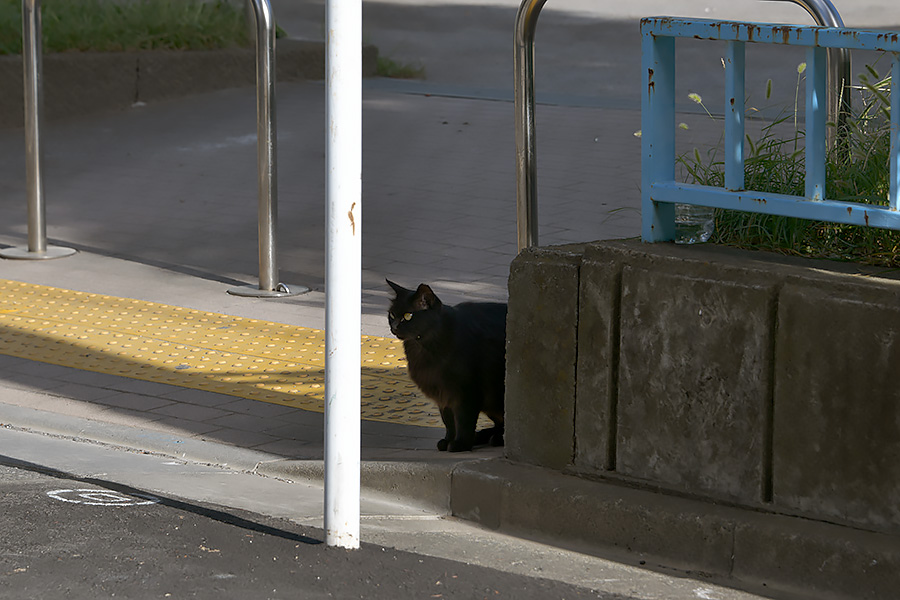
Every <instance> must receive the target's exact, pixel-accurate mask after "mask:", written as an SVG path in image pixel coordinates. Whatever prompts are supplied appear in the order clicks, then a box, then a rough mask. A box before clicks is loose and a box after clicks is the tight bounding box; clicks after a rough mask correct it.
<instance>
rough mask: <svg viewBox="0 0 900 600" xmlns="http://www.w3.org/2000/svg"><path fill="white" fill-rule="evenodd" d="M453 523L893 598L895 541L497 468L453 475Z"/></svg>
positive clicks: (743, 581) (774, 583) (772, 587)
mask: <svg viewBox="0 0 900 600" xmlns="http://www.w3.org/2000/svg"><path fill="white" fill-rule="evenodd" d="M450 496H451V505H452V506H451V508H452V514H453V515H454V516H456V517H460V518H463V519H468V520H471V521H475V522H477V523H480V524H482V525H484V526H486V527H489V528H491V529H495V530H499V531H501V532H504V533H509V534H512V535H519V536H523V537H531V538H538V539H541V540H543V541H547V540H549V541H550V543H554V544H555V545H560V546H563V547H569V548H571V549H575V550H580V551H587V552H588V553H590V554H595V555H598V556H607V557H610V558H613V559H614V560H621V561H624V562H631V563H637V564H639V565H640V566H643V567H647V568H651V569H656V570H661V571H665V572H672V571H673V570H675V571H681V572H684V573H688V574H689V575H690V576H692V577H708V578H710V579H712V580H715V581H717V582H718V583H721V584H723V585H728V586H732V587H738V588H741V589H745V590H750V591H756V592H758V593H762V594H765V595H769V594H772V593H775V594H787V595H789V596H790V597H796V598H809V599H812V598H816V599H821V598H853V599H855V600H860V599H863V598H867V599H881V598H893V597H895V595H896V591H897V573H900V548H898V547H897V543H896V538H894V537H892V536H889V535H884V534H879V533H875V532H871V531H863V530H859V529H854V530H850V529H849V528H848V527H844V526H840V525H835V524H832V523H827V522H822V521H813V520H810V519H805V518H801V517H793V516H789V515H784V514H775V513H767V512H763V511H749V510H746V509H739V508H737V507H732V506H728V505H724V504H714V503H710V502H704V501H701V500H697V499H693V498H688V497H682V496H675V495H672V494H666V493H663V492H659V491H651V490H645V489H638V488H634V487H628V486H625V485H620V484H618V483H615V482H609V481H595V480H588V479H585V478H582V477H576V476H571V475H564V474H561V473H559V472H557V471H553V470H550V469H543V468H540V467H533V466H527V465H521V464H516V463H512V462H510V461H508V460H506V459H490V460H486V461H480V462H472V463H466V464H461V465H458V466H457V467H456V468H455V469H454V472H453V477H452V489H451V494H450Z"/></svg>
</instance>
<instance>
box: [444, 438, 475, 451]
mask: <svg viewBox="0 0 900 600" xmlns="http://www.w3.org/2000/svg"><path fill="white" fill-rule="evenodd" d="M471 449H472V443H471V442H469V443H466V442H462V441H460V440H453V441H452V442H450V443H449V444H448V445H447V450H449V451H450V452H466V451H468V450H471Z"/></svg>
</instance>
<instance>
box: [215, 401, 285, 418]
mask: <svg viewBox="0 0 900 600" xmlns="http://www.w3.org/2000/svg"><path fill="white" fill-rule="evenodd" d="M218 408H220V409H222V410H227V411H231V412H235V413H243V414H246V415H251V416H254V417H259V418H263V419H271V418H280V417H281V416H282V415H286V414H289V413H292V412H295V411H296V410H297V409H296V408H293V407H291V406H284V405H281V404H273V403H271V402H261V401H259V400H247V399H245V398H238V399H236V400H234V402H229V403H227V404H220V405H218Z"/></svg>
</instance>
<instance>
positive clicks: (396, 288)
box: [385, 279, 412, 297]
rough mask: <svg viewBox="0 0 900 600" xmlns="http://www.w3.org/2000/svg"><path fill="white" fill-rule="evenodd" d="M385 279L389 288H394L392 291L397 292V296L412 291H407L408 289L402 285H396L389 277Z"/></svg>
mask: <svg viewBox="0 0 900 600" xmlns="http://www.w3.org/2000/svg"><path fill="white" fill-rule="evenodd" d="M385 281H387V284H388V285H389V286H391V289H392V290H394V293H395V294H397V297H400V296H404V295H409V294H411V293H412V292H411V291H409V290H408V289H406V288H405V287H403V286H402V285H397V284H396V283H394V282H393V281H391V280H390V279H385Z"/></svg>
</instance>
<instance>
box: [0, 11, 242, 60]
mask: <svg viewBox="0 0 900 600" xmlns="http://www.w3.org/2000/svg"><path fill="white" fill-rule="evenodd" d="M41 7H42V10H41V17H42V29H43V41H44V45H43V49H44V51H45V52H67V51H99V52H117V51H123V50H155V49H166V50H211V49H217V48H231V47H246V46H250V45H251V44H252V40H251V39H250V35H249V31H248V27H247V23H246V14H245V12H244V8H243V5H242V4H240V3H234V2H228V1H226V0H216V1H210V2H199V1H197V0H118V1H117V0H43V1H42V2H41ZM21 52H22V2H21V0H0V54H20V53H21Z"/></svg>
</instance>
